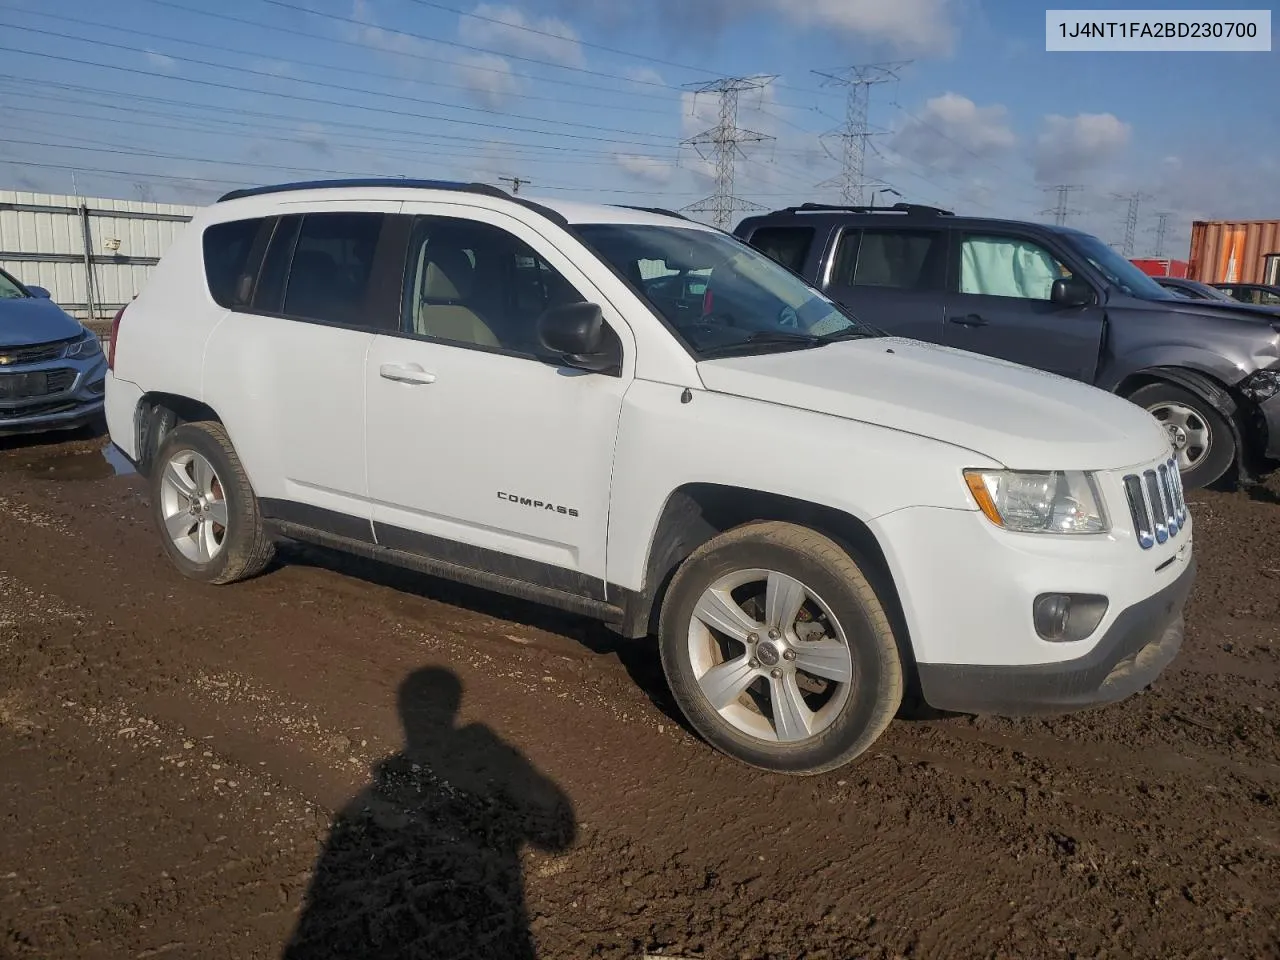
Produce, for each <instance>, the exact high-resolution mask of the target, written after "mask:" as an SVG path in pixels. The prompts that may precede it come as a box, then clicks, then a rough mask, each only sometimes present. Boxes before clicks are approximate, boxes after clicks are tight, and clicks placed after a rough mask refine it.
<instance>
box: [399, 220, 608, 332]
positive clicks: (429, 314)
mask: <svg viewBox="0 0 1280 960" xmlns="http://www.w3.org/2000/svg"><path fill="white" fill-rule="evenodd" d="M581 302H583V297H582V295H581V294H579V293H578V291H577V290H576V289H575V288H574V287H573V286H572V285H571V284H570V283H569V282H568V281H567V280H565V278H564V277H563V276H561V274H560V273H559V271H557V270H556V269H555V268H554V267H552V266H551V265H550V264H548V263H547V262H546V261H545V260H544V259H542V257H540V256H539V255H538V254H537V253H536V252H535V251H534V250H533V249H532V248H531V247H530V246H529V245H528V244H526V243H525V242H524V241H522V240H520V239H519V238H517V237H515V236H513V235H512V234H510V233H507V231H505V230H503V229H501V228H499V227H495V226H492V225H490V224H487V223H479V222H477V221H473V220H458V219H451V218H447V217H420V218H418V220H417V222H416V223H415V224H414V228H413V232H412V234H411V235H410V240H409V256H408V260H407V262H406V266H405V296H404V306H403V310H402V315H401V323H402V327H403V329H404V330H405V332H407V333H413V334H417V335H418V336H422V337H431V338H432V339H436V340H444V341H447V342H450V343H456V344H459V345H463V346H473V347H487V348H490V349H494V350H503V351H510V352H513V353H519V354H524V355H528V356H531V357H536V356H538V355H539V354H541V353H543V350H542V348H541V345H540V344H539V342H538V318H539V317H541V316H542V314H543V313H544V312H545V311H546V310H548V309H549V308H551V307H556V306H563V305H566V304H571V303H581Z"/></svg>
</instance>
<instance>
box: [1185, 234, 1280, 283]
mask: <svg viewBox="0 0 1280 960" xmlns="http://www.w3.org/2000/svg"><path fill="white" fill-rule="evenodd" d="M1270 254H1280V220H1197V221H1195V222H1194V223H1192V224H1191V257H1190V262H1189V265H1188V268H1187V276H1189V277H1190V278H1191V279H1193V280H1199V281H1201V282H1203V283H1266V282H1267V277H1266V261H1267V256H1268V255H1270Z"/></svg>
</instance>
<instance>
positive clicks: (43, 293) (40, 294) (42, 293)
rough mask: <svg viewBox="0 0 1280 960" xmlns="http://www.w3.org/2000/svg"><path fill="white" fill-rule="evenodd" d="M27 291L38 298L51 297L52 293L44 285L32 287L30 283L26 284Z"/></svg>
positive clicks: (48, 298) (47, 298)
mask: <svg viewBox="0 0 1280 960" xmlns="http://www.w3.org/2000/svg"><path fill="white" fill-rule="evenodd" d="M27 293H29V294H31V295H32V296H33V297H36V298H38V299H40V300H50V299H52V294H50V293H49V291H48V290H46V289H45V288H44V287H33V286H31V285H30V284H27Z"/></svg>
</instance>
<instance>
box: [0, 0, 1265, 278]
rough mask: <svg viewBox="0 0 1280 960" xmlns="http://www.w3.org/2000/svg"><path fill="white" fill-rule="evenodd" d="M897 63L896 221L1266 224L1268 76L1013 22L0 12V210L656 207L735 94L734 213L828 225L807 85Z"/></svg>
mask: <svg viewBox="0 0 1280 960" xmlns="http://www.w3.org/2000/svg"><path fill="white" fill-rule="evenodd" d="M1092 6H1093V7H1094V8H1106V7H1110V8H1113V9H1114V8H1121V7H1125V6H1127V5H1126V4H1106V3H1094V4H1092ZM1163 6H1164V7H1179V6H1180V7H1184V8H1187V9H1205V8H1208V7H1214V6H1221V8H1223V9H1227V8H1228V5H1226V4H1222V5H1215V4H1212V3H1207V2H1204V0H1201V2H1200V3H1186V4H1178V3H1171V2H1170V0H1165V2H1164V4H1163ZM1231 6H1235V5H1231ZM201 10H203V11H206V12H204V13H202V12H200V11H201ZM900 61H909V62H907V63H905V65H902V66H900V67H898V68H896V69H895V70H894V74H895V75H896V76H897V78H898V79H896V80H893V81H891V82H886V83H883V84H879V85H877V86H875V87H874V88H872V91H871V99H870V111H869V116H870V122H871V125H872V128H873V129H874V130H875V131H876V132H877V136H876V137H875V138H874V139H873V141H872V143H873V149H872V151H871V153H870V154H869V156H868V157H867V161H866V175H867V176H868V177H870V178H875V179H877V180H878V181H880V182H882V183H883V184H885V185H886V186H891V187H892V188H893V189H895V190H897V191H898V192H899V193H901V194H902V195H903V196H905V197H906V198H907V199H910V200H915V201H918V202H926V203H937V204H942V205H945V206H948V207H950V208H952V209H955V210H956V211H958V212H966V213H976V214H982V215H993V216H996V215H999V216H1010V217H1020V218H1033V219H1035V218H1044V217H1045V216H1047V215H1046V214H1043V213H1041V211H1043V210H1045V209H1047V208H1050V207H1052V206H1053V205H1054V203H1055V202H1056V196H1055V195H1054V194H1053V193H1052V192H1051V191H1050V190H1047V189H1046V188H1051V187H1053V186H1054V185H1056V184H1064V183H1065V184H1071V185H1078V186H1080V187H1083V188H1084V189H1082V190H1077V191H1072V193H1071V194H1070V204H1071V207H1072V209H1073V210H1076V211H1078V213H1075V214H1074V215H1073V217H1072V219H1071V221H1070V222H1071V223H1072V224H1073V225H1076V226H1080V227H1083V228H1085V229H1088V230H1091V231H1093V232H1095V233H1097V234H1098V235H1099V236H1101V237H1102V238H1103V239H1104V240H1107V241H1108V242H1115V241H1118V240H1119V239H1120V238H1121V237H1122V235H1123V230H1124V211H1125V208H1126V205H1125V203H1124V202H1123V201H1119V200H1116V199H1115V198H1114V195H1115V194H1131V193H1133V192H1135V191H1140V192H1141V193H1143V194H1144V195H1146V196H1145V198H1144V199H1143V201H1142V205H1141V207H1140V210H1139V213H1140V218H1139V219H1140V222H1139V228H1138V234H1137V249H1136V250H1135V252H1136V253H1137V254H1139V255H1141V254H1145V253H1152V252H1154V244H1155V230H1154V227H1155V224H1156V216H1155V214H1156V213H1157V212H1159V211H1167V212H1168V213H1169V214H1170V217H1169V221H1168V223H1169V232H1168V240H1167V241H1166V251H1165V252H1166V255H1173V256H1185V253H1186V236H1187V229H1188V226H1189V223H1190V220H1191V219H1192V218H1230V217H1241V216H1255V217H1280V188H1278V187H1277V182H1278V177H1277V174H1278V173H1280V150H1278V147H1280V124H1278V123H1277V120H1278V119H1280V117H1278V116H1277V114H1278V113H1280V110H1278V108H1277V103H1278V100H1277V97H1276V95H1275V92H1274V91H1275V89H1276V86H1277V80H1278V79H1280V72H1278V71H1277V60H1276V55H1275V54H1274V53H1253V54H1235V53H1232V54H1191V53H1158V54H1151V53H1147V54H1139V53H1104V54H1088V55H1086V54H1063V53H1054V54H1049V53H1046V52H1045V51H1044V7H1043V6H1041V5H1035V4H1029V3H1026V2H1020V0H892V2H884V0H647V2H646V3H643V4H626V3H620V2H618V0H511V2H505V0H493V2H488V3H480V4H477V3H475V2H474V0H225V2H223V3H220V4H211V3H208V2H207V0H119V2H117V3H115V4H111V5H107V6H104V5H101V4H97V3H92V2H89V0H47V2H39V0H3V2H0V109H3V116H4V118H5V120H4V124H3V127H2V129H3V131H4V132H3V133H2V134H0V188H14V189H26V190H38V191H48V192H53V193H69V192H71V183H72V174H73V171H74V174H75V177H76V183H77V186H78V188H79V190H80V192H81V193H84V194H88V195H91V196H114V197H125V198H138V197H142V198H147V199H155V200H164V201H177V202H196V203H199V202H206V201H208V200H209V199H211V198H212V197H214V196H216V195H217V194H218V193H220V192H222V191H224V190H227V189H230V188H232V187H234V186H238V185H244V184H253V183H264V182H273V181H280V180H288V179H299V178H315V177H325V176H338V175H397V176H399V175H403V176H410V177H442V178H463V179H477V180H485V181H489V182H495V183H496V182H499V178H502V177H519V178H523V179H524V180H526V181H529V184H528V186H524V187H522V188H521V190H522V192H523V193H526V194H528V195H530V196H533V195H539V194H540V195H544V196H560V197H572V198H576V199H599V200H605V201H609V202H619V203H634V204H649V205H660V206H667V207H673V208H680V207H684V206H686V205H689V204H693V203H695V202H696V201H698V200H699V199H700V198H702V197H704V196H706V195H707V194H709V193H710V192H711V191H712V189H713V183H712V180H711V179H710V174H711V164H710V154H709V153H708V152H707V150H706V149H705V148H703V149H702V150H701V151H700V150H699V148H698V147H697V146H690V145H682V141H685V140H687V139H689V138H690V137H693V136H695V135H696V134H698V133H699V132H701V131H703V130H705V129H708V128H710V127H712V126H714V125H715V123H716V122H717V119H718V112H717V111H718V104H717V101H716V98H715V97H714V95H710V94H695V93H694V92H692V90H691V89H690V87H691V86H692V85H696V84H698V83H708V82H711V81H714V80H717V79H720V78H723V77H725V76H747V75H750V76H773V77H776V79H774V80H773V81H772V82H770V83H769V84H767V85H765V86H762V87H761V88H759V89H756V90H751V91H745V92H743V93H742V94H741V95H740V99H739V111H738V124H739V126H741V127H744V128H747V129H751V130H754V131H757V132H759V133H761V134H763V135H765V136H766V137H768V138H772V139H765V140H762V141H760V142H758V143H755V144H750V145H746V146H745V147H744V151H745V154H744V156H743V157H742V158H741V159H740V160H739V161H738V162H737V164H736V165H735V173H736V180H735V194H736V195H737V196H739V197H741V198H742V199H744V200H746V201H751V202H753V203H756V204H760V205H763V206H766V207H776V206H783V205H785V204H787V203H793V202H803V201H805V200H825V201H834V200H837V199H838V196H839V194H838V188H837V187H834V186H820V184H822V183H823V182H824V181H828V180H830V179H831V178H833V177H835V176H836V175H837V174H838V173H839V165H838V164H837V163H836V161H835V160H834V159H833V158H832V156H831V154H833V153H835V154H838V153H839V149H840V144H839V141H837V140H834V139H831V138H829V137H827V138H824V136H823V134H824V133H826V132H828V131H831V130H833V129H835V128H837V127H838V126H839V125H840V123H841V121H842V119H843V117H844V109H845V100H844V90H843V89H842V88H840V87H837V86H831V85H825V84H824V83H823V81H822V79H821V78H820V77H818V76H817V75H815V74H814V73H813V72H812V71H813V70H825V71H832V72H835V71H839V70H840V69H841V68H844V67H848V66H850V65H853V64H869V63H883V62H900ZM508 185H509V184H508ZM739 215H741V214H739Z"/></svg>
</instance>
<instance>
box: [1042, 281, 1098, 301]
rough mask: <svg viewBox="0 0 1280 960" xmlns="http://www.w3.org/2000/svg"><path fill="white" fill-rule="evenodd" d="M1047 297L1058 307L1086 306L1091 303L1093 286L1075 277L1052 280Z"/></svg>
mask: <svg viewBox="0 0 1280 960" xmlns="http://www.w3.org/2000/svg"><path fill="white" fill-rule="evenodd" d="M1049 299H1050V300H1052V301H1053V302H1054V303H1056V304H1057V305H1058V306H1060V307H1087V306H1090V305H1091V304H1092V303H1093V288H1092V287H1091V286H1089V284H1087V283H1085V282H1084V281H1083V280H1080V279H1078V278H1076V277H1060V278H1059V279H1057V280H1055V281H1053V289H1052V290H1051V291H1050V293H1049Z"/></svg>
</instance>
